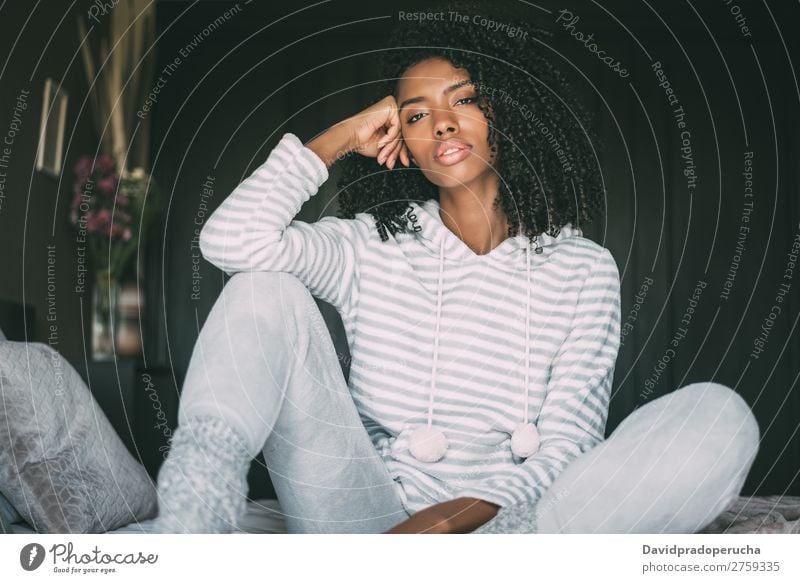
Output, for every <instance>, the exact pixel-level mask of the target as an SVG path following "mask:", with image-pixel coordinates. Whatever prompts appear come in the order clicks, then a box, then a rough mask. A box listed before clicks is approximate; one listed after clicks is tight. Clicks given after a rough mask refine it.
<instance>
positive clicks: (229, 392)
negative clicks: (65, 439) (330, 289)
mask: <svg viewBox="0 0 800 583" xmlns="http://www.w3.org/2000/svg"><path fill="white" fill-rule="evenodd" d="M209 420H214V421H215V422H216V423H217V425H219V423H220V422H224V426H225V427H227V428H229V429H230V432H229V433H230V434H232V435H235V436H238V439H234V438H232V437H231V435H228V434H224V433H223V434H220V433H219V432H218V431H216V430H213V431H211V432H209V431H206V434H208V433H212V434H214V435H216V436H217V437H216V438H213V437H210V436H204V435H203V434H202V432H201V434H200V437H199V438H196V433H197V432H196V431H192V428H193V427H195V426H199V427H207V426H208V424H209ZM212 427H214V428H215V427H216V425H212ZM181 432H183V434H182V436H181V437H182V438H183V441H185V442H187V443H183V442H182V441H180V440H179V439H178V438H179V434H181ZM176 441H178V442H179V443H183V445H182V447H183V450H186V451H187V452H189V453H190V454H191V455H188V454H186V453H184V454H182V455H181V452H178V453H176V456H180V457H183V458H185V459H186V461H184V462H183V463H181V461H180V459H176V462H175V463H174V464H173V465H172V467H169V466H168V464H169V463H170V460H171V459H172V450H171V451H170V457H169V458H168V459H167V460H166V461H165V463H164V466H167V467H166V468H162V470H161V471H160V472H159V505H160V506H161V503H162V502H163V503H164V506H168V505H169V506H176V507H177V508H176V511H175V513H174V516H172V513H171V515H170V518H171V520H170V523H171V524H175V523H176V522H177V520H176V519H178V518H181V516H182V517H183V518H184V522H186V523H188V524H189V525H194V527H196V528H208V526H207V524H208V522H209V521H211V526H212V527H214V528H219V527H220V522H221V521H220V520H219V517H217V518H216V519H215V518H214V517H213V516H210V517H209V519H208V520H206V519H205V518H202V517H200V515H201V514H203V513H205V514H206V515H209V514H211V512H210V511H213V510H215V509H216V508H217V507H218V506H219V500H225V499H228V500H230V499H235V500H236V501H237V504H238V503H239V500H241V501H242V502H241V504H240V505H238V506H235V507H233V508H232V507H231V504H230V503H228V504H227V505H225V504H223V507H224V508H227V509H228V511H227V516H225V513H224V512H223V513H222V514H223V516H222V518H225V519H226V520H227V522H228V523H230V522H235V520H236V518H238V517H239V516H240V514H241V512H242V511H243V509H244V506H243V504H244V502H243V501H244V496H245V495H246V493H247V492H246V480H244V485H242V484H243V478H242V476H241V475H240V474H241V472H242V459H246V460H247V464H246V466H247V467H249V463H250V461H251V460H252V458H253V457H255V456H256V455H257V454H258V452H259V451H261V450H262V449H263V453H264V458H265V461H266V464H267V469H268V471H269V473H270V477H271V478H272V481H273V485H274V486H275V490H276V492H277V495H278V499H279V501H280V505H281V509H282V510H283V512H284V513H285V519H286V524H287V529H288V530H289V532H313V533H329V532H330V533H354V532H383V531H384V530H388V529H389V528H391V527H392V526H394V525H395V524H398V523H400V522H402V521H403V520H405V519H406V518H408V514H407V513H406V511H405V510H404V509H403V506H402V504H401V502H400V499H399V497H398V495H397V491H396V489H395V483H394V482H393V480H392V479H391V477H390V476H389V474H388V472H387V470H386V467H385V465H384V463H383V460H382V459H381V458H380V456H379V454H378V453H377V452H376V450H375V448H374V447H373V445H372V442H371V441H370V439H369V436H368V434H367V431H366V429H365V428H364V426H363V423H362V422H361V419H360V417H359V414H358V410H357V409H356V406H355V404H354V402H353V399H352V396H351V394H350V391H349V389H348V387H347V384H346V382H345V380H344V376H343V374H342V370H341V366H340V364H339V360H338V358H337V356H336V353H335V348H334V346H333V342H332V340H331V338H330V334H329V332H328V329H327V327H326V325H325V322H324V320H323V317H322V314H321V313H320V311H319V309H318V307H317V305H316V303H315V301H314V299H313V297H312V296H311V294H310V293H309V291H308V290H307V289H306V288H305V286H304V285H303V284H302V283H301V282H300V280H298V279H297V278H296V277H294V276H292V275H290V274H286V273H267V272H252V273H239V274H236V275H234V276H233V277H232V278H231V280H230V281H229V282H228V283H227V284H226V285H225V287H224V289H223V291H222V294H221V295H220V297H219V299H218V300H217V302H216V303H215V305H214V307H213V308H212V310H211V313H210V314H209V316H208V320H207V321H206V323H205V324H204V326H203V329H202V330H201V333H200V336H199V338H198V341H197V344H196V345H195V349H194V352H193V353H192V358H191V361H190V364H189V369H188V372H187V375H186V380H185V382H184V389H183V393H182V395H181V403H180V409H179V418H178V429H177V430H176V434H175V438H174V439H173V443H175V442H176ZM221 441H222V442H225V443H226V444H227V445H226V447H227V448H228V450H230V449H231V448H232V449H233V450H235V451H237V452H239V453H237V454H236V455H235V456H232V457H233V460H232V461H231V460H228V459H225V455H223V454H222V452H220V451H217V452H212V453H214V455H213V456H212V457H213V460H211V461H213V462H215V463H208V460H203V461H204V462H205V463H198V457H199V456H201V455H202V450H204V449H206V450H207V449H209V448H211V449H215V448H216V449H217V450H219V442H221ZM226 451H227V450H226ZM228 457H229V458H230V457H231V455H230V454H228ZM192 460H193V462H192ZM198 466H199V467H198ZM220 467H221V468H222V469H221V470H220V471H217V469H218V468H220ZM246 471H247V469H246V468H245V469H244V474H245V477H246ZM162 477H164V478H165V483H162ZM208 482H211V483H210V484H209V483H208ZM167 486H168V488H167ZM167 490H169V491H167ZM190 491H193V492H195V494H193V495H190V494H191V492H190ZM203 498H205V499H203ZM187 499H191V500H192V501H191V503H190V502H189V501H187ZM173 500H174V503H173V504H170V501H173ZM231 508H232V509H231ZM203 521H205V523H204V522H203ZM232 526H233V525H229V528H230V527H232Z"/></svg>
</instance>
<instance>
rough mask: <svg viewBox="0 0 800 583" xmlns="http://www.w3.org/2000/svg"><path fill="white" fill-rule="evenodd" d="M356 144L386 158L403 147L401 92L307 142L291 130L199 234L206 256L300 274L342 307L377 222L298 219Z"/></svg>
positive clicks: (228, 267)
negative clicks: (333, 167)
mask: <svg viewBox="0 0 800 583" xmlns="http://www.w3.org/2000/svg"><path fill="white" fill-rule="evenodd" d="M349 151H358V152H359V153H361V154H362V155H364V156H373V157H374V156H377V157H378V161H379V162H381V163H383V162H387V163H390V162H393V160H394V157H393V156H396V155H399V154H400V153H401V152H402V140H401V135H400V119H399V117H398V115H397V105H396V104H395V102H394V98H393V97H388V98H385V99H383V100H381V101H379V102H378V103H376V104H374V105H373V106H371V107H369V108H367V109H366V110H364V111H363V112H361V113H359V114H358V115H357V116H354V117H352V118H348V119H346V120H344V121H343V122H340V123H338V124H336V125H335V126H333V127H332V128H330V129H329V130H327V131H326V132H324V133H323V134H321V135H320V136H319V137H317V138H314V139H313V140H311V141H310V142H309V143H308V145H307V146H304V145H303V143H302V142H301V141H300V140H299V138H298V137H297V136H295V135H294V134H291V133H287V134H285V135H284V136H283V138H282V139H281V141H280V142H279V143H278V145H277V146H276V147H275V148H274V149H273V150H272V152H271V153H270V155H269V157H268V158H267V160H266V161H265V162H264V164H262V165H261V166H260V167H259V168H257V169H256V170H255V172H253V174H251V175H250V176H249V177H248V178H246V179H245V180H244V181H243V182H242V183H241V184H239V186H237V187H236V188H235V189H234V190H233V192H232V193H231V194H230V195H229V196H228V197H227V198H226V199H225V200H224V201H222V204H220V206H219V207H218V208H217V209H216V210H215V211H214V213H213V214H212V215H211V216H210V217H209V218H208V220H207V222H206V224H205V225H204V226H203V228H202V230H201V231H200V233H199V246H200V251H201V252H202V254H203V256H204V257H205V258H206V259H207V260H208V261H209V262H211V263H212V264H214V265H215V266H217V267H218V268H219V269H221V270H223V271H224V272H226V273H228V274H233V273H236V272H242V271H285V272H289V273H292V274H294V275H296V276H297V277H298V278H299V279H300V280H301V281H303V283H304V284H305V285H306V287H308V288H309V290H310V291H311V293H312V294H313V295H315V296H316V297H318V298H320V299H322V300H325V301H327V302H329V303H331V304H333V305H334V306H335V307H336V308H338V309H339V310H340V312H341V311H342V308H343V306H344V305H345V303H347V302H348V301H350V300H351V296H352V292H353V289H354V282H355V281H356V280H357V277H358V273H357V269H358V259H357V254H358V249H359V248H360V247H361V246H362V245H364V244H365V241H366V239H367V238H368V237H369V235H370V233H371V231H372V230H373V229H374V224H373V222H372V220H371V218H370V217H369V216H368V215H364V216H363V217H361V219H360V220H359V218H358V217H356V219H352V220H343V219H338V218H336V217H324V218H322V219H320V220H319V221H317V222H315V223H305V222H302V221H295V220H293V219H294V217H295V216H296V215H297V213H298V212H300V208H301V207H302V205H303V203H305V202H306V201H307V200H308V199H309V198H310V197H311V196H313V195H314V194H316V193H317V190H318V189H319V187H320V186H321V185H322V184H323V183H324V182H325V181H326V180H327V179H328V167H329V166H331V165H332V164H333V163H334V162H335V161H336V160H337V159H338V158H340V157H341V156H343V155H344V154H346V153H347V152H349Z"/></svg>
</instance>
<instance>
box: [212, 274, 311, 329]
mask: <svg viewBox="0 0 800 583" xmlns="http://www.w3.org/2000/svg"><path fill="white" fill-rule="evenodd" d="M220 297H221V299H222V300H223V302H224V304H225V306H226V310H228V309H231V308H232V307H235V308H238V309H241V310H242V311H244V312H247V313H249V314H251V315H256V316H264V315H267V316H270V319H274V318H272V316H274V315H275V314H276V313H278V314H285V313H287V312H290V311H292V310H293V309H295V308H297V307H300V308H301V309H307V308H308V306H309V302H311V303H313V302H314V298H313V297H312V296H311V293H310V292H309V291H308V288H306V286H305V285H304V284H303V282H301V281H300V280H299V279H298V278H297V277H296V276H295V275H292V274H291V273H285V272H279V271H248V272H239V273H234V274H233V276H231V278H230V280H228V282H227V283H226V284H225V287H224V288H223V289H222V295H221V296H220ZM315 305H316V304H315Z"/></svg>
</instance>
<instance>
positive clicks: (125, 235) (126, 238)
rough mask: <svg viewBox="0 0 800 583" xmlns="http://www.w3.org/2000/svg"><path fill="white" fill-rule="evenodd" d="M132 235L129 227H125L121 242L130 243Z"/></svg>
mask: <svg viewBox="0 0 800 583" xmlns="http://www.w3.org/2000/svg"><path fill="white" fill-rule="evenodd" d="M132 236H133V233H132V232H131V230H130V227H125V230H124V231H122V240H123V241H130V240H131V237H132Z"/></svg>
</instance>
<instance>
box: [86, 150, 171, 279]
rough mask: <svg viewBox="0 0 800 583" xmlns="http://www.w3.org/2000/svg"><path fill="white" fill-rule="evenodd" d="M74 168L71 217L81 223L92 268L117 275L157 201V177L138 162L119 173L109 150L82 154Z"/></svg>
mask: <svg viewBox="0 0 800 583" xmlns="http://www.w3.org/2000/svg"><path fill="white" fill-rule="evenodd" d="M74 172H75V183H74V185H73V199H72V206H71V209H70V223H71V224H72V225H73V226H74V227H76V228H80V227H83V228H85V230H86V239H87V245H88V247H89V254H90V256H91V260H92V263H93V264H94V266H95V268H96V269H97V271H98V272H107V274H108V275H109V276H110V277H112V278H114V279H120V278H121V277H123V276H124V275H125V271H126V269H127V267H128V263H129V261H130V258H131V256H132V255H133V252H134V251H135V250H136V248H137V246H138V241H139V239H140V238H141V237H143V236H144V233H145V231H146V229H147V227H148V225H149V223H150V222H151V219H152V218H153V217H154V216H155V215H156V213H157V211H158V209H159V207H160V196H159V193H158V188H157V186H156V183H155V181H154V180H153V178H152V177H151V176H148V175H147V174H146V173H145V172H144V170H143V169H141V168H137V169H136V170H134V171H133V172H130V173H127V174H126V175H124V176H120V175H119V174H118V173H117V170H116V163H115V162H114V158H113V157H112V156H111V155H110V154H100V155H99V156H97V157H96V158H92V157H91V156H82V157H81V158H80V159H79V160H78V162H77V163H76V164H75V167H74ZM148 194H149V195H150V196H149V197H148V196H147V195H148Z"/></svg>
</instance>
